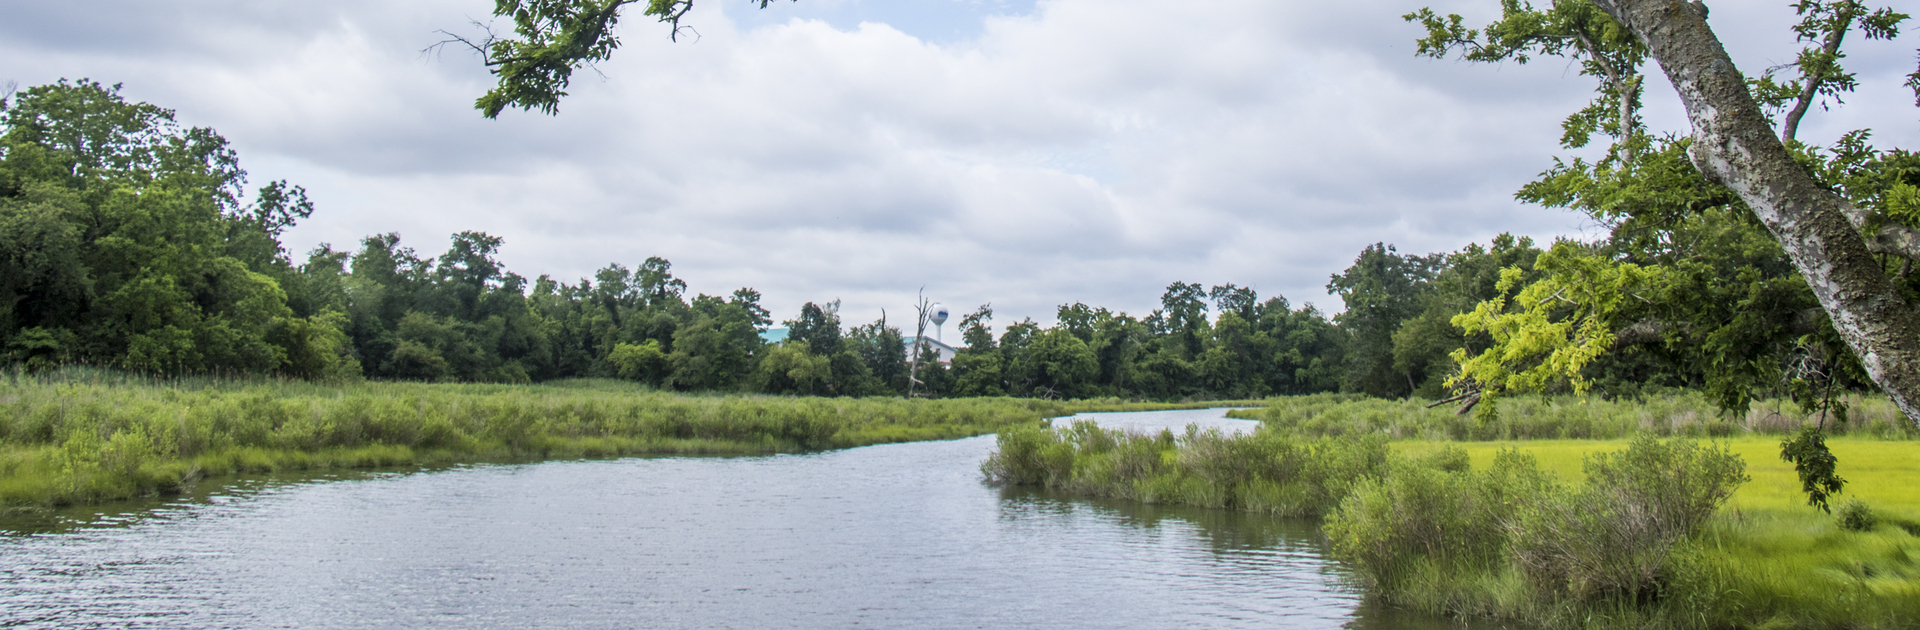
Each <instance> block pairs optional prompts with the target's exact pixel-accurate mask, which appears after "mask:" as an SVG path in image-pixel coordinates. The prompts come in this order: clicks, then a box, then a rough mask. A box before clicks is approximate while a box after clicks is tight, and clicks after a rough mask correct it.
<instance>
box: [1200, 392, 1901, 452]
mask: <svg viewBox="0 0 1920 630" xmlns="http://www.w3.org/2000/svg"><path fill="white" fill-rule="evenodd" d="M1843 400H1844V401H1845V402H1846V403H1847V404H1848V406H1849V407H1850V409H1851V410H1850V411H1849V413H1848V416H1849V420H1850V421H1849V422H1847V423H1844V424H1842V423H1838V422H1834V421H1832V420H1831V419H1829V420H1828V422H1827V423H1826V426H1827V428H1828V430H1829V432H1830V434H1832V435H1836V436H1850V437H1863V438H1874V439H1892V440H1908V439H1916V438H1920V431H1916V430H1915V429H1914V428H1913V425H1912V424H1910V423H1908V422H1907V421H1906V420H1905V418H1904V416H1902V415H1901V414H1900V410H1899V408H1897V407H1895V406H1894V405H1893V403H1892V402H1891V401H1889V400H1888V399H1887V398H1886V397H1885V396H1867V395H1860V394H1849V395H1846V396H1844V397H1843ZM1426 405H1427V403H1426V401H1421V400H1413V399H1410V400H1381V399H1372V398H1363V397H1357V396H1354V395H1351V394H1317V395H1313V396H1298V397H1292V398H1275V399H1271V400H1268V401H1265V404H1264V405H1262V406H1261V408H1259V409H1246V410H1237V411H1234V412H1231V413H1229V414H1228V415H1229V416H1231V417H1235V418H1242V419H1247V420H1259V421H1261V422H1262V423H1264V424H1269V425H1272V426H1273V427H1274V428H1277V429H1281V430H1285V431H1289V432H1295V433H1300V434H1304V435H1345V434H1349V433H1378V434H1381V435H1384V436H1386V437H1388V438H1390V439H1395V440H1433V441H1494V440H1615V439H1624V438H1630V437H1633V436H1636V435H1641V434H1647V435H1654V436H1659V437H1693V438H1727V437H1741V436H1749V435H1781V434H1786V433H1791V432H1794V431H1798V430H1799V429H1800V427H1802V426H1804V425H1806V424H1809V423H1814V422H1818V421H1820V415H1819V414H1818V413H1813V414H1808V413H1803V412H1801V411H1799V410H1798V408H1796V407H1795V406H1794V405H1793V404H1792V403H1790V402H1786V401H1780V400H1766V401H1760V402H1757V403H1755V404H1754V405H1753V407H1752V408H1751V409H1750V410H1749V411H1748V412H1747V413H1746V414H1745V415H1743V416H1740V417H1737V418H1728V417H1726V416H1725V415H1723V414H1720V413H1719V412H1718V411H1717V410H1716V409H1715V408H1714V406H1713V405H1712V404H1711V403H1709V402H1707V399H1706V398H1705V397H1704V396H1702V395H1701V394H1700V393H1698V392H1691V391H1681V392H1673V393H1668V394H1664V395H1658V396H1649V397H1647V398H1645V399H1642V400H1637V401H1626V400H1603V399H1598V398H1582V397H1574V396H1539V395H1527V396H1512V397H1507V398H1502V399H1501V400H1500V407H1499V412H1498V414H1496V417H1495V418H1493V419H1492V420H1491V421H1484V422H1483V421H1481V420H1479V419H1477V418H1475V416H1474V414H1465V415H1461V414H1457V413H1455V410H1456V408H1457V406H1455V405H1441V406H1439V407H1435V408H1431V409H1429V408H1427V406H1426Z"/></svg>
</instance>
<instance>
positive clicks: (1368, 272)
mask: <svg viewBox="0 0 1920 630" xmlns="http://www.w3.org/2000/svg"><path fill="white" fill-rule="evenodd" d="M1445 264H1446V261H1445V258H1444V257H1442V256H1440V255H1438V254H1431V255H1427V256H1413V255H1405V256H1403V255H1401V254H1400V253H1399V252H1398V251H1397V250H1395V249H1394V248H1393V246H1391V245H1385V244H1382V243H1375V244H1373V245H1368V246H1367V247H1366V249H1364V250H1362V251H1361V252H1360V257H1359V258H1357V259H1355V260H1354V261H1353V266H1351V267H1348V268H1347V270H1346V271H1344V272H1342V273H1340V274H1339V275H1336V276H1333V278H1332V280H1330V281H1328V282H1327V292H1328V293H1331V294H1336V295H1339V296H1340V299H1341V300H1342V301H1344V302H1346V306H1347V310H1346V311H1345V312H1343V313H1341V314H1340V315H1338V316H1336V317H1335V318H1334V321H1336V322H1338V323H1339V325H1340V328H1341V330H1344V331H1346V333H1347V335H1348V337H1349V342H1348V345H1347V348H1346V362H1347V369H1346V372H1347V373H1346V376H1345V382H1344V385H1343V386H1342V387H1343V389H1347V390H1349V391H1358V392H1364V393H1366V394H1367V395H1369V396H1380V397H1391V398H1398V397H1402V396H1407V395H1409V394H1412V393H1413V390H1414V389H1415V388H1416V387H1418V383H1417V382H1415V381H1414V376H1413V374H1411V373H1409V372H1405V371H1401V370H1397V369H1395V365H1394V361H1393V335H1394V333H1396V332H1398V331H1399V329H1400V325H1401V323H1402V322H1405V321H1406V320H1408V319H1410V318H1411V317H1413V315H1414V314H1415V313H1417V312H1419V309H1420V307H1421V303H1422V301H1423V300H1424V299H1426V294H1427V292H1428V291H1429V290H1430V289H1431V284H1432V282H1433V278H1434V276H1435V275H1437V274H1438V273H1439V271H1440V270H1441V269H1443V268H1444V267H1445Z"/></svg>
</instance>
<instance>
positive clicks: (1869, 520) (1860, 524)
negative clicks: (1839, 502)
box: [1834, 499, 1880, 532]
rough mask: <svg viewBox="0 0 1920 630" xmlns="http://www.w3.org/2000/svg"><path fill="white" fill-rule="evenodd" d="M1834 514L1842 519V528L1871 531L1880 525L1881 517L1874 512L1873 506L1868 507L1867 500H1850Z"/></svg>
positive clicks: (1853, 530) (1854, 530)
mask: <svg viewBox="0 0 1920 630" xmlns="http://www.w3.org/2000/svg"><path fill="white" fill-rule="evenodd" d="M1834 516H1835V517H1837V518H1839V519H1840V528H1841V529H1844V530H1847V531H1850V532H1870V531H1873V528H1875V527H1879V526H1880V517H1879V516H1878V515H1876V514H1874V513H1873V508H1869V507H1867V502H1865V501H1861V500H1859V499H1854V500H1852V501H1848V502H1847V504H1846V505H1844V506H1841V507H1840V513H1839V514H1836V515H1834Z"/></svg>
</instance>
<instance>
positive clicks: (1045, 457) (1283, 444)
mask: <svg viewBox="0 0 1920 630" xmlns="http://www.w3.org/2000/svg"><path fill="white" fill-rule="evenodd" d="M998 440H999V448H998V449H997V450H996V451H995V452H994V454H993V455H991V456H989V457H988V458H987V461H986V462H983V463H982V464H981V465H980V470H981V472H982V474H984V475H985V476H986V478H987V480H988V481H989V482H991V483H995V484H999V485H1012V486H1019V485H1032V486H1041V487H1045V488H1048V489H1052V490H1058V491H1064V492H1069V493H1073V494H1076V495H1080V496H1088V497H1101V498H1116V499H1131V500H1136V501H1140V502H1143V503H1149V504H1156V503H1158V504H1169V505H1186V506H1195V507H1205V508H1230V509H1240V510H1247V511H1252V512H1261V513H1268V514H1276V515H1280V516H1319V515H1321V514H1324V513H1325V512H1326V511H1327V510H1330V509H1332V508H1333V506H1336V505H1339V503H1340V501H1341V500H1342V499H1343V498H1345V497H1346V494H1347V492H1348V491H1350V490H1351V488H1352V487H1353V485H1354V484H1355V483H1356V482H1359V481H1360V480H1362V479H1365V478H1367V477H1369V476H1371V475H1374V474H1376V473H1377V472H1378V471H1379V469H1380V468H1381V467H1382V466H1384V465H1385V462H1386V457H1387V448H1386V441H1385V440H1383V439H1380V438H1378V437H1372V436H1360V437H1333V438H1296V437H1294V436H1289V435H1284V434H1280V433H1277V432H1259V433H1256V434H1254V435H1251V436H1235V435H1231V434H1223V433H1221V432H1220V431H1218V430H1215V429H1209V430H1205V431H1202V430H1200V429H1199V428H1198V427H1195V426H1191V425H1190V426H1188V427H1187V430H1186V431H1185V432H1184V433H1182V434H1175V433H1174V432H1173V431H1170V430H1168V431H1161V432H1160V433H1158V434H1141V433H1129V432H1125V431H1120V430H1115V429H1104V428H1101V427H1099V426H1098V425H1096V424H1094V423H1093V422H1091V421H1085V420H1082V421H1078V422H1075V423H1074V424H1073V425H1072V426H1068V427H1060V428H1048V427H1035V426H1018V427H1011V428H1009V429H1007V430H1004V431H1001V432H1000V436H999V438H998Z"/></svg>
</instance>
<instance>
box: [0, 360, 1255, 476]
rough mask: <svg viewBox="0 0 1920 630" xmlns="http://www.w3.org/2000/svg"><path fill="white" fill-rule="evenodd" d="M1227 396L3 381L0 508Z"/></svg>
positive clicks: (65, 374)
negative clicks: (248, 477) (242, 477)
mask: <svg viewBox="0 0 1920 630" xmlns="http://www.w3.org/2000/svg"><path fill="white" fill-rule="evenodd" d="M1211 404H1221V403H1134V402H1128V401H1120V400H1093V401H1075V402H1071V403H1068V402H1059V401H1045V400H1034V399H1013V398H979V399H947V400H921V399H916V400H903V399H897V398H867V399H848V398H791V397H774V396H726V395H705V396H690V395H680V394H673V393H663V392H655V391H650V390H647V389H644V388H640V387H636V386H634V385H633V384H631V383H626V382H622V381H605V380H575V381H561V382H556V383H548V384H538V385H479V384H423V383H379V382H362V383H354V384H343V385H329V384H320V383H310V382H304V381H271V380H241V381H231V380H221V379H211V378H196V379H170V380H152V379H145V378H141V377H137V376H129V375H125V374H118V373H112V372H101V371H91V370H81V369H68V370H63V371H61V372H57V373H54V374H50V375H44V376H37V377H29V376H21V375H12V376H9V377H5V378H4V379H0V510H15V511H17V510H22V509H26V510H32V509H41V508H47V507H53V506H60V505H72V504H87V503H96V502H102V501H112V500H119V499H126V498H132V497H138V496H144V495H150V494H155V493H165V492H173V491H177V490H179V489H180V488H181V487H183V486H184V485H186V484H192V483H196V482H198V481H201V480H206V479H216V480H217V479H218V478H220V477H223V476H227V475H233V474H238V473H261V472H289V471H306V470H329V469H359V468H391V467H404V466H425V465H442V464H448V463H457V462H471V461H526V460H540V459H567V458H581V457H616V456H625V455H668V454H689V455H691V454H699V455H749V454H766V453H787V452H801V451H815V450H824V449H835V448H847V447H853V446H864V445H869V444H881V443H889V442H907V441H918V440H941V439H953V438H960V437H968V436H974V435H982V434H986V433H992V432H995V431H998V430H1000V429H1001V428H1004V427H1008V426H1016V425H1023V424H1024V425H1038V424H1040V423H1041V421H1042V420H1044V419H1046V418H1051V417H1056V416H1063V415H1070V414H1073V413H1079V412H1082V411H1092V410H1100V411H1108V410H1151V409H1178V408H1191V407H1194V406H1206V405H1211Z"/></svg>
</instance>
